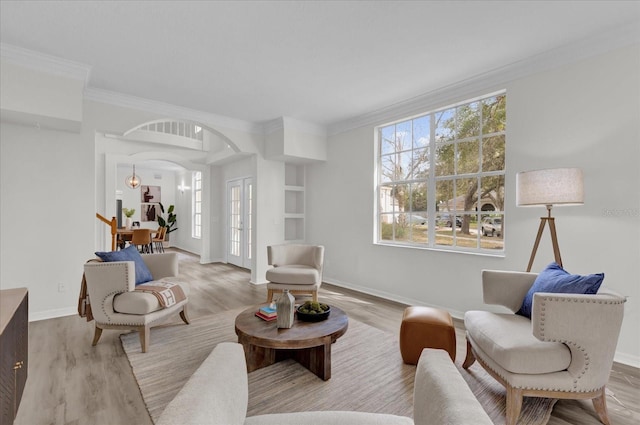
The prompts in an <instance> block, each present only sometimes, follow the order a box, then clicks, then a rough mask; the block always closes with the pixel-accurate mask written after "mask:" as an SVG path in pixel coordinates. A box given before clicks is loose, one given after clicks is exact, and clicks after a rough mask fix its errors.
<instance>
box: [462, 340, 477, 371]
mask: <svg viewBox="0 0 640 425" xmlns="http://www.w3.org/2000/svg"><path fill="white" fill-rule="evenodd" d="M475 361H476V357H475V356H474V355H473V351H472V350H471V343H470V342H469V340H468V339H467V357H465V359H464V363H462V367H463V368H465V369H469V368H470V367H471V365H472V364H474V363H475Z"/></svg>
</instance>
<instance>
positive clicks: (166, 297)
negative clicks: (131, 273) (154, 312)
mask: <svg viewBox="0 0 640 425" xmlns="http://www.w3.org/2000/svg"><path fill="white" fill-rule="evenodd" d="M136 291H142V292H150V293H152V294H153V295H154V296H155V297H156V298H157V299H158V302H160V305H161V306H162V307H165V308H166V307H171V306H172V305H174V304H177V303H179V302H181V301H184V300H185V299H187V297H186V295H185V294H184V291H183V290H182V287H181V286H180V285H179V284H177V283H174V282H167V281H165V280H154V281H153V282H147V283H142V284H140V285H138V286H136Z"/></svg>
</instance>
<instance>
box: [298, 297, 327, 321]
mask: <svg viewBox="0 0 640 425" xmlns="http://www.w3.org/2000/svg"><path fill="white" fill-rule="evenodd" d="M297 312H298V319H300V320H302V321H305V322H319V321H321V320H325V319H326V318H327V317H329V313H331V307H330V306H329V305H327V304H324V303H320V302H317V301H306V302H305V303H304V304H302V305H301V306H300V307H298V309H297Z"/></svg>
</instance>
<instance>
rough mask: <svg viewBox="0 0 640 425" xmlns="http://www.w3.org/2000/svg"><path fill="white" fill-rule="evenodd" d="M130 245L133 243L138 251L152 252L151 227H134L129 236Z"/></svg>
mask: <svg viewBox="0 0 640 425" xmlns="http://www.w3.org/2000/svg"><path fill="white" fill-rule="evenodd" d="M131 245H135V246H136V247H137V248H138V251H140V252H142V253H147V254H153V244H152V242H151V229H134V231H133V236H131Z"/></svg>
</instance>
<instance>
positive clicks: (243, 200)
mask: <svg viewBox="0 0 640 425" xmlns="http://www.w3.org/2000/svg"><path fill="white" fill-rule="evenodd" d="M252 203H253V179H252V178H244V179H237V180H231V181H229V182H227V225H228V226H227V262H228V263H230V264H234V265H236V266H238V267H243V268H246V269H251V242H252V241H251V234H252V232H251V230H252V229H251V211H252V209H253V208H252V207H253V205H252Z"/></svg>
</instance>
